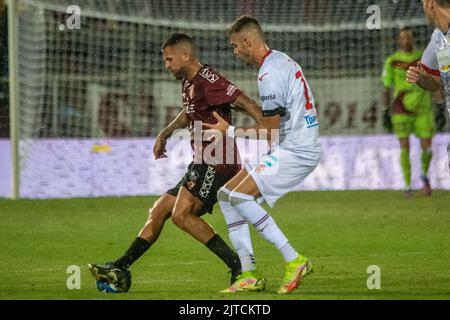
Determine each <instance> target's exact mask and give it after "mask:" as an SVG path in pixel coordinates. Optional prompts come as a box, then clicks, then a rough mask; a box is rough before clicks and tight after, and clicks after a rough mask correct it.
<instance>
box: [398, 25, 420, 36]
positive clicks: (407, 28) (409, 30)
mask: <svg viewBox="0 0 450 320" xmlns="http://www.w3.org/2000/svg"><path fill="white" fill-rule="evenodd" d="M404 31H405V32H411V34H412V36H413V37H415V36H416V34H415V32H414V29H413V28H411V27H403V28H400V31H399V32H398V34H400V33H402V32H404Z"/></svg>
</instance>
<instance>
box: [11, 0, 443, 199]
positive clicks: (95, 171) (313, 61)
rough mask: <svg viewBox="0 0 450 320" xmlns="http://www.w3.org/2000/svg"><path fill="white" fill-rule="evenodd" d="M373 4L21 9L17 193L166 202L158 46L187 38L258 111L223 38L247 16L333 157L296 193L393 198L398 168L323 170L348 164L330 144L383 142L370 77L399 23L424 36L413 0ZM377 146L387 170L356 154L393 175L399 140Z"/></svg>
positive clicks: (243, 121)
mask: <svg viewBox="0 0 450 320" xmlns="http://www.w3.org/2000/svg"><path fill="white" fill-rule="evenodd" d="M373 2H374V1H358V0H352V1H332V0H316V1H271V0H260V1H258V0H250V1H241V0H222V1H207V0H181V1H179V0H177V1H175V0H128V1H118V0H113V1H111V0H17V1H16V11H17V12H16V13H17V23H16V26H15V32H14V34H15V35H16V40H17V59H18V65H17V72H16V75H15V76H16V79H15V83H16V84H17V90H18V93H17V96H18V102H17V110H18V115H19V119H18V123H17V124H18V130H19V141H20V152H19V155H20V156H19V160H17V161H19V162H20V194H21V196H24V197H53V196H55V197H59V196H96V195H122V194H149V193H150V194H158V193H161V192H164V191H165V189H166V188H167V187H168V186H170V185H171V184H173V183H174V182H175V181H176V179H178V177H179V176H180V174H181V173H182V172H183V170H184V169H185V166H183V165H180V164H179V163H175V162H170V161H169V160H168V162H160V163H155V162H154V161H152V160H151V159H150V158H151V157H152V153H151V148H152V144H153V143H152V139H153V137H155V136H156V134H157V133H158V132H159V131H160V130H161V129H162V128H163V127H164V126H165V125H166V124H167V123H168V122H169V121H170V120H171V119H173V118H174V116H175V115H176V114H178V112H179V111H180V107H181V94H180V93H181V85H180V83H179V82H177V81H175V80H174V79H173V78H172V77H171V76H170V75H169V74H168V73H167V71H166V70H165V69H164V64H163V61H162V56H161V52H160V47H161V44H162V43H163V42H164V40H165V39H167V38H168V36H169V35H170V34H171V33H173V32H185V33H187V34H189V35H191V36H192V37H193V38H194V40H195V42H196V44H197V46H198V48H199V55H200V60H201V62H202V63H204V64H209V65H211V66H213V67H214V68H215V69H216V70H218V71H219V72H220V73H222V74H223V75H225V76H226V77H227V78H229V79H230V80H231V81H233V82H234V83H236V84H237V85H238V86H239V87H240V88H242V89H243V91H244V92H246V93H247V94H248V95H249V96H251V97H252V98H254V99H255V100H256V101H259V97H258V92H257V84H256V73H257V71H256V70H255V69H252V68H248V67H247V66H244V65H242V63H240V62H239V61H238V60H237V59H236V58H235V57H234V56H233V52H232V48H231V47H230V45H229V43H228V39H227V36H226V29H227V27H228V26H229V24H230V23H231V22H232V21H233V20H234V19H236V18H237V17H239V16H240V15H243V14H249V15H252V16H254V17H256V18H258V19H259V20H260V21H261V23H262V25H263V28H264V30H265V32H266V34H267V39H268V42H269V45H270V46H271V47H272V48H274V49H276V50H280V51H284V52H286V53H287V54H288V55H290V56H291V57H292V58H293V59H295V60H296V61H297V62H299V63H300V64H301V65H302V67H303V69H304V72H305V75H306V77H307V79H308V81H309V82H310V85H311V87H312V91H313V93H314V96H315V99H316V102H317V107H318V110H319V116H320V119H321V135H322V136H323V139H324V144H325V145H326V146H328V150H332V152H337V153H336V154H339V156H336V154H334V153H331V154H327V155H326V157H325V158H324V159H325V160H324V163H323V165H322V169H320V170H318V173H317V176H315V177H314V178H311V180H310V181H309V182H308V183H306V186H307V187H308V188H310V189H324V188H331V189H333V188H336V189H346V188H388V187H390V186H392V183H393V184H394V187H395V188H401V179H400V178H399V177H400V176H399V172H398V171H395V172H392V173H388V174H391V175H394V177H390V178H386V179H385V178H383V177H381V176H382V175H383V172H385V171H383V170H384V169H383V168H384V167H383V168H381V169H380V171H379V173H378V176H377V177H372V176H373V173H371V172H369V171H370V170H369V169H368V168H366V167H362V168H361V169H360V175H361V177H359V178H360V180H358V179H356V178H355V179H356V180H351V181H350V180H349V181H347V180H348V178H346V177H343V176H341V174H338V173H336V172H333V171H334V170H333V169H332V164H333V162H335V161H338V160H337V159H338V158H339V159H341V160H342V161H344V162H345V161H347V160H346V159H345V157H349V156H351V153H350V155H348V154H347V153H346V154H345V155H344V153H345V152H347V151H348V150H347V151H345V152H344V150H342V148H343V145H339V144H341V143H343V144H346V143H350V142H349V141H352V143H354V145H352V146H349V147H348V149H349V150H350V149H351V150H354V152H357V151H358V148H359V147H364V148H365V147H368V146H367V145H366V144H367V143H369V144H370V143H371V142H370V141H372V140H370V139H369V138H370V137H372V138H373V135H380V134H386V133H387V132H386V130H385V129H384V128H383V125H382V119H381V113H382V109H383V106H382V105H381V103H380V95H381V87H380V81H379V78H380V74H381V70H382V65H383V62H384V59H385V58H386V57H387V56H388V55H389V54H391V53H392V52H393V51H394V50H395V36H396V34H397V32H398V29H399V27H402V26H411V27H413V29H414V31H415V33H416V45H417V47H419V48H424V47H425V46H426V44H427V43H428V41H429V38H430V35H431V32H432V29H431V28H430V27H428V26H427V23H426V21H425V19H424V18H423V12H422V9H421V2H420V1H375V2H377V4H376V5H373ZM378 14H379V15H378ZM378 22H380V25H379V26H377V23H378ZM235 119H236V122H237V124H238V125H248V124H250V123H251V121H250V120H249V119H248V118H247V117H244V116H241V115H238V114H236V115H235ZM342 135H343V136H342ZM349 135H352V139H350V140H348V139H346V136H349ZM366 135H369V136H366ZM383 137H384V138H385V139H387V140H386V141H388V142H386V143H385V144H384V145H390V146H391V149H392V151H391V153H389V156H388V157H392V159H394V160H390V158H389V159H388V160H386V159H385V160H380V159H381V158H382V157H383V156H382V151H380V150H379V149H370V150H368V151H366V150H365V149H364V150H365V151H364V152H366V153H364V154H363V156H362V157H363V158H364V157H369V160H370V159H372V158H371V157H373V158H374V159H372V160H374V161H375V162H376V163H375V165H378V166H380V165H383V161H385V162H386V164H384V165H385V166H386V168H387V167H389V166H391V165H392V166H396V162H397V159H396V158H395V156H396V153H395V152H397V151H396V145H395V140H392V137H391V136H389V135H388V136H383ZM339 139H343V140H342V141H341V140H339ZM364 139H369V140H367V141H365V140H364ZM373 139H375V140H376V138H373ZM444 140H445V139H443V141H444ZM378 141H379V140H378ZM392 141H394V142H392ZM442 143H443V142H442ZM333 148H336V150H335V151H333V150H334V149H333ZM352 148H353V149H352ZM380 148H384V147H383V146H380ZM374 150H375V151H374ZM339 152H341V153H342V154H340V153H339ZM383 152H385V151H383ZM358 156H359V157H360V156H361V154H357V153H355V157H356V158H357V157H358ZM333 157H334V158H333ZM336 157H338V158H336ZM380 157H381V158H380ZM187 158H188V157H187ZM378 158H380V159H378ZM383 159H384V158H383ZM341 160H339V161H341ZM378 160H379V161H378ZM326 161H328V162H326ZM436 161H437V160H436ZM344 162H343V166H344V167H345V168H342V170H341V171H342V172H346V170H348V172H352V171H353V169H354V168H355V164H351V165H349V164H347V162H345V163H344ZM365 163H366V164H367V162H365ZM371 165H373V164H371ZM352 166H353V167H352ZM436 170H437V169H436ZM439 170H440V169H439ZM366 171H367V172H366ZM367 174H368V175H369V178H367V179H368V180H367V181H366V182H363V177H364V175H367ZM336 175H337V176H336ZM371 177H372V178H371ZM390 179H391V180H392V181H391V180H390ZM436 179H439V178H436ZM397 180H399V181H400V182H398V181H397ZM358 181H359V182H358ZM442 183H444V182H442Z"/></svg>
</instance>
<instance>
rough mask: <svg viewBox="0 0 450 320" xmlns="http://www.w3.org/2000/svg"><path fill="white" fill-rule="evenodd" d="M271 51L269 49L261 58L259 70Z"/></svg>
mask: <svg viewBox="0 0 450 320" xmlns="http://www.w3.org/2000/svg"><path fill="white" fill-rule="evenodd" d="M272 52H273V51H272V49H270V50H269V51H267V53H266V54H265V55H264V57H263V58H262V61H261V63H260V64H259V67H260V68H261V67H262V65H263V64H264V61H266V59H267V57H268V56H270V54H271V53H272Z"/></svg>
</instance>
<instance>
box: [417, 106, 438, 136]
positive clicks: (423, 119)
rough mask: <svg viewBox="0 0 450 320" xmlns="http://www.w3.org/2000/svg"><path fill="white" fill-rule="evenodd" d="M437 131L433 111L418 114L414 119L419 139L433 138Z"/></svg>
mask: <svg viewBox="0 0 450 320" xmlns="http://www.w3.org/2000/svg"><path fill="white" fill-rule="evenodd" d="M435 132H436V126H435V124H434V116H433V114H432V113H431V112H428V113H425V114H421V115H418V116H417V117H416V118H415V121H414V134H415V135H416V136H417V137H418V138H419V139H431V138H432V137H433V136H434V134H435Z"/></svg>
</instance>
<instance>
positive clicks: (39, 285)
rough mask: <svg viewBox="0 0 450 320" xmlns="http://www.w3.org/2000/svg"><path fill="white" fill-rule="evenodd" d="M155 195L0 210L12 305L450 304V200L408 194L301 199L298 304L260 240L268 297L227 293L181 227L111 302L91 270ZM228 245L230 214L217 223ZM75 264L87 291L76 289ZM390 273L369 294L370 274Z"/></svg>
mask: <svg viewBox="0 0 450 320" xmlns="http://www.w3.org/2000/svg"><path fill="white" fill-rule="evenodd" d="M155 200H156V198H155V197H132V198H98V199H70V200H45V201H42V200H40V201H29V200H21V201H10V200H0V221H1V223H0V252H1V259H0V279H1V281H0V299H251V300H253V299H449V298H450V286H449V284H450V207H449V204H450V192H448V191H435V192H434V194H433V196H432V197H431V198H425V197H423V196H421V195H420V194H417V195H416V196H415V197H414V198H413V199H410V200H405V199H403V198H402V194H401V192H399V191H343V192H303V193H292V194H289V195H288V196H287V197H285V198H283V199H282V200H281V201H280V202H279V203H278V204H277V206H276V208H275V210H271V211H270V212H271V213H273V216H274V218H275V220H276V221H277V223H278V224H279V226H280V227H281V228H282V230H283V231H284V232H285V234H286V235H287V236H288V238H289V239H290V241H291V243H292V244H293V245H294V246H295V247H296V248H297V249H298V250H299V251H300V252H301V253H304V254H305V255H306V256H308V257H310V258H311V259H312V260H313V262H314V265H315V272H314V274H313V275H312V276H310V277H308V278H306V279H305V280H304V282H303V283H302V285H301V286H300V288H299V289H297V290H296V291H295V292H294V293H293V294H291V295H284V296H280V295H278V294H277V293H276V290H277V289H278V286H279V284H280V281H281V278H282V276H283V272H284V266H283V260H282V258H281V255H280V254H279V253H278V252H277V250H276V249H275V248H274V247H273V246H272V245H270V244H268V243H266V242H265V241H264V240H263V239H262V238H261V237H260V236H259V235H257V234H256V233H255V232H254V231H253V230H252V239H253V245H254V249H255V254H256V258H257V263H258V265H259V269H260V271H261V272H262V273H263V274H264V276H265V277H266V279H267V289H266V291H264V292H261V293H238V294H234V295H224V294H220V293H219V291H220V290H221V289H224V288H225V287H226V286H227V284H228V280H227V278H226V275H227V270H226V267H225V265H224V264H223V263H222V262H221V261H220V260H219V259H218V258H216V257H215V256H214V255H213V254H212V253H210V252H209V251H208V250H207V249H206V247H205V246H203V245H201V244H200V243H198V242H197V241H196V240H194V239H193V238H191V237H190V236H189V235H187V234H185V233H184V232H182V231H181V230H179V229H178V228H176V227H175V226H174V225H173V224H172V222H171V221H170V220H169V221H167V222H166V226H165V229H164V230H163V233H162V235H161V237H160V239H159V240H158V242H157V243H156V244H155V245H154V246H153V247H152V248H150V250H149V251H148V252H147V253H146V254H145V255H144V256H143V257H142V258H141V260H139V261H138V262H137V263H136V264H135V265H133V267H132V268H131V270H132V273H133V285H132V287H131V290H130V292H129V293H126V294H115V295H112V294H102V293H99V292H97V290H96V289H95V283H94V280H93V279H92V277H91V275H90V274H89V272H88V269H87V264H88V263H91V262H105V261H109V260H112V259H114V258H116V257H118V256H119V255H121V254H122V253H123V252H124V250H125V249H127V248H128V246H129V244H130V243H131V241H132V240H133V239H134V238H135V237H136V235H137V233H138V231H139V230H140V228H141V227H142V225H143V223H144V222H145V221H146V219H147V211H148V208H149V207H150V206H151V204H152V203H153V202H154V201H155ZM206 219H207V221H208V222H209V223H211V224H212V225H213V226H214V228H215V229H216V231H217V232H218V233H219V234H220V235H222V237H223V238H224V239H226V241H228V236H227V233H226V228H225V224H224V221H223V217H222V215H221V213H220V212H219V208H218V206H216V207H215V212H214V214H213V215H208V216H206ZM69 265H78V266H80V267H81V290H68V289H67V287H66V281H67V278H68V277H69V274H66V269H67V267H68V266H69ZM370 265H378V266H379V267H380V268H381V290H368V289H367V285H366V282H367V279H368V277H369V276H370V275H369V274H367V268H368V266H370Z"/></svg>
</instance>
